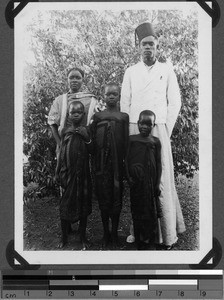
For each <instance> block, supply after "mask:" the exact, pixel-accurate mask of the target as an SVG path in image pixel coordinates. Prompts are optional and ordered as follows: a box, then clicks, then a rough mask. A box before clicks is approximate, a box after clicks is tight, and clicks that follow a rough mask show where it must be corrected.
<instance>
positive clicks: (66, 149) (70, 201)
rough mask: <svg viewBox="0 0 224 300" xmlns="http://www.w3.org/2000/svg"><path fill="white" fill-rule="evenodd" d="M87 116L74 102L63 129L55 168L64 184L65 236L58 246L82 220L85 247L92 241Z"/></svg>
mask: <svg viewBox="0 0 224 300" xmlns="http://www.w3.org/2000/svg"><path fill="white" fill-rule="evenodd" d="M84 115H85V110H84V105H83V104H82V103H81V102H79V101H74V102H72V103H71V104H70V106H69V109H68V124H69V125H68V126H67V127H66V128H64V129H63V130H62V137H61V146H60V153H59V159H58V162H57V167H56V180H57V181H58V182H59V184H60V186H61V187H62V197H61V202H60V219H61V229H62V239H61V243H60V244H59V248H63V247H64V246H65V244H66V243H67V241H68V231H69V229H70V224H71V223H75V222H77V221H80V223H79V232H80V241H81V243H82V247H83V249H86V248H87V247H88V246H89V244H88V241H87V239H86V226H87V216H88V215H89V214H90V213H91V211H92V206H91V196H92V186H91V176H90V168H89V152H90V151H91V147H92V146H91V144H92V142H91V139H90V133H89V130H88V128H87V127H86V126H83V125H81V124H82V121H83V118H84Z"/></svg>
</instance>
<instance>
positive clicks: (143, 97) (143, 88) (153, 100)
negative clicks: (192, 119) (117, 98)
mask: <svg viewBox="0 0 224 300" xmlns="http://www.w3.org/2000/svg"><path fill="white" fill-rule="evenodd" d="M120 105H121V111H122V112H126V113H128V114H129V117H130V123H137V120H138V117H139V114H140V112H141V111H142V110H145V109H149V110H152V111H153V112H154V113H155V114H156V124H166V126H167V129H168V133H169V136H171V133H172V130H173V127H174V124H175V122H176V119H177V116H178V113H179V110H180V107H181V98H180V91H179V86H178V83H177V78H176V75H175V73H174V71H173V68H172V67H171V65H169V64H168V63H160V62H158V61H156V62H155V64H154V65H153V66H152V67H151V68H148V67H147V66H146V65H145V64H144V63H143V62H142V61H141V62H139V63H137V64H136V65H134V66H131V67H129V68H127V70H126V72H125V74H124V79H123V83H122V89H121V103H120Z"/></svg>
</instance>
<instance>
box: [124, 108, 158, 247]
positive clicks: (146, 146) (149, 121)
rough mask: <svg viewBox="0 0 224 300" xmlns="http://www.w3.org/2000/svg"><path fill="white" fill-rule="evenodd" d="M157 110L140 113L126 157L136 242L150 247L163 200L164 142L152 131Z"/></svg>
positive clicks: (130, 138)
mask: <svg viewBox="0 0 224 300" xmlns="http://www.w3.org/2000/svg"><path fill="white" fill-rule="evenodd" d="M155 119H156V116H155V114H154V113H153V112H152V111H150V110H144V111H142V112H141V113H140V115H139V120H138V129H139V132H140V133H139V134H137V135H131V136H130V137H129V147H128V154H127V158H126V166H127V173H128V175H127V177H128V181H129V184H130V200H131V212H132V218H133V225H134V234H135V242H136V247H137V249H138V250H143V249H147V246H148V245H147V244H146V243H145V242H144V241H148V242H149V245H150V244H153V243H155V237H156V231H157V224H158V219H157V218H159V217H161V208H160V203H159V195H160V179H161V173H162V165H161V143H160V141H159V139H158V138H157V137H154V136H152V134H151V131H152V129H153V127H154V125H155Z"/></svg>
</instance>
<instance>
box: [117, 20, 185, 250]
mask: <svg viewBox="0 0 224 300" xmlns="http://www.w3.org/2000/svg"><path fill="white" fill-rule="evenodd" d="M135 35H136V36H137V37H138V41H139V51H140V54H141V57H142V60H141V61H140V62H139V63H137V64H136V65H133V66H131V67H129V68H127V70H126V72H125V74H124V79H123V83H122V90H121V103H120V105H121V111H122V112H126V113H128V114H129V117H130V134H137V133H138V126H137V120H138V116H139V114H140V112H141V111H142V110H145V109H150V110H152V111H153V112H154V113H155V114H156V125H155V127H154V129H153V131H152V134H153V135H154V136H157V137H158V138H159V139H160V141H161V144H162V153H161V157H162V178H161V184H160V190H161V195H160V202H161V205H162V212H163V217H162V218H161V219H160V223H159V234H158V243H161V244H163V245H165V248H166V249H171V248H172V246H173V245H174V244H175V243H176V242H177V240H178V237H177V233H181V232H184V231H185V225H184V220H183V215H182V211H181V208H180V203H179V199H178V196H177V192H176V188H175V182H174V172H173V158H172V152H171V144H170V136H171V134H172V130H173V127H174V125H175V122H176V120H177V117H178V113H179V110H180V107H181V97H180V91H179V86H178V83H177V78H176V75H175V73H174V71H173V68H172V67H171V65H170V64H168V63H160V62H159V61H158V60H157V59H156V53H157V47H158V38H157V36H156V34H155V32H154V29H153V27H152V25H151V24H150V23H143V24H141V25H139V26H138V27H137V28H136V30H135Z"/></svg>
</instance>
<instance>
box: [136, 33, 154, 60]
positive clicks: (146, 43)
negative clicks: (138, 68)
mask: <svg viewBox="0 0 224 300" xmlns="http://www.w3.org/2000/svg"><path fill="white" fill-rule="evenodd" d="M157 45H158V41H157V39H156V38H155V37H154V36H151V35H150V36H147V37H145V38H144V39H142V40H141V42H140V45H139V49H140V53H141V56H142V59H143V61H144V62H145V63H147V62H154V61H155V58H156V52H157Z"/></svg>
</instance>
